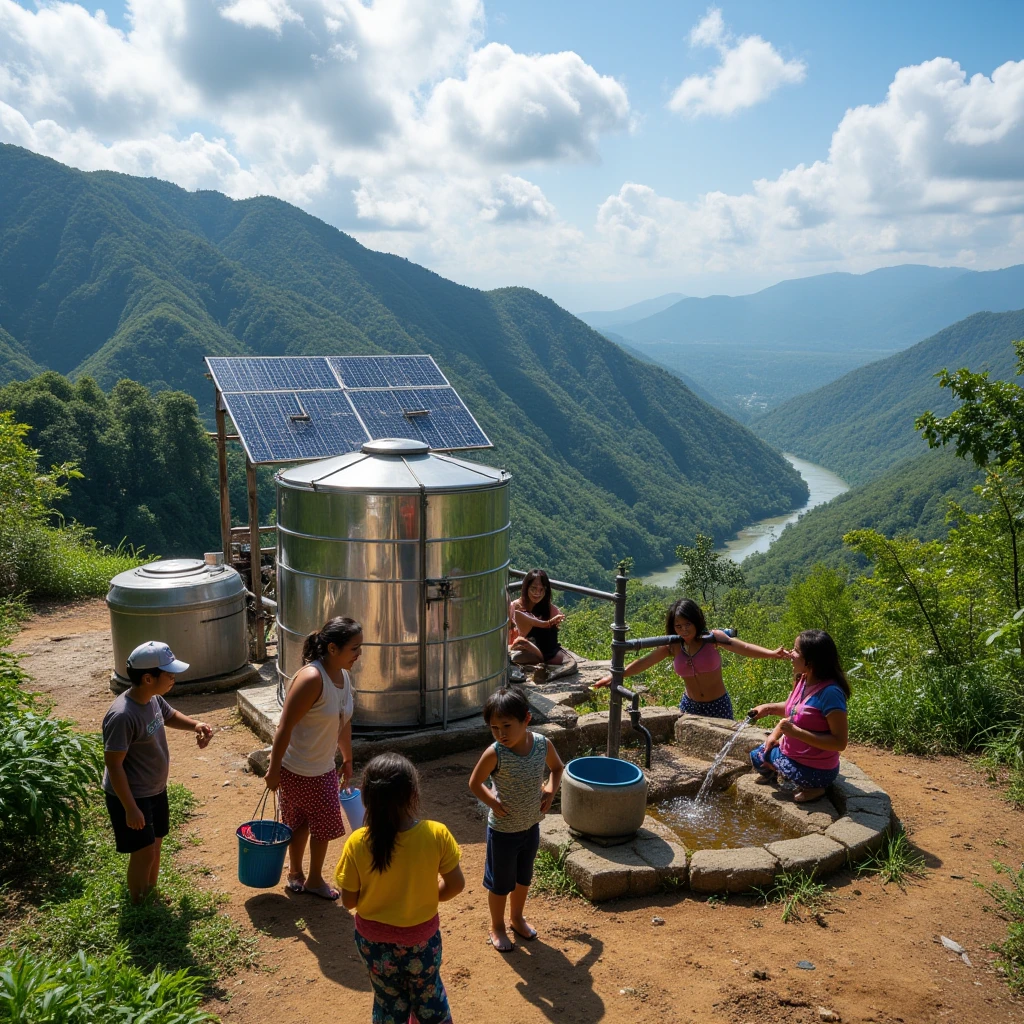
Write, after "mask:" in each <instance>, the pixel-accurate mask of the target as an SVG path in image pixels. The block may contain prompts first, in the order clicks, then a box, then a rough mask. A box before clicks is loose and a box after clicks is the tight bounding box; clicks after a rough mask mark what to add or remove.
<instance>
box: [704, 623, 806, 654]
mask: <svg viewBox="0 0 1024 1024" xmlns="http://www.w3.org/2000/svg"><path fill="white" fill-rule="evenodd" d="M711 632H712V633H713V634H714V636H715V643H716V644H718V646H719V647H722V648H724V649H725V650H727V651H733V652H734V653H736V654H742V655H743V656H744V657H745V658H777V659H778V660H780V661H786V660H791V659H792V657H793V652H792V651H788V650H786V648H785V647H776V648H775V650H773V651H770V650H768V648H767V647H758V646H757V644H748V643H747V642H746V640H740V639H739V637H735V636H729V635H728V634H727V633H723V632H722V630H720V629H713V630H712V631H711Z"/></svg>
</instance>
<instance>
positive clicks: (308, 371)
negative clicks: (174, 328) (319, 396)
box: [206, 356, 339, 394]
mask: <svg viewBox="0 0 1024 1024" xmlns="http://www.w3.org/2000/svg"><path fill="white" fill-rule="evenodd" d="M206 362H207V365H208V366H209V367H210V373H212V374H213V379H214V381H215V382H216V384H217V387H218V388H219V389H220V390H221V391H222V392H223V393H224V394H230V393H232V392H240V391H310V390H324V389H330V388H337V387H338V386H339V385H338V381H337V378H336V377H335V376H334V374H333V373H332V372H331V368H330V366H329V365H328V363H327V360H326V359H325V358H324V357H323V356H265V357H253V356H246V357H244V358H242V357H234V356H213V357H210V358H208V359H207V360H206Z"/></svg>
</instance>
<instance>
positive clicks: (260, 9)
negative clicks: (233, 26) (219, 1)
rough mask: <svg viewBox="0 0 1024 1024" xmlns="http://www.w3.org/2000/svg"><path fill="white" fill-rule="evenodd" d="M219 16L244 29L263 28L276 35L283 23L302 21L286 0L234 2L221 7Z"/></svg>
mask: <svg viewBox="0 0 1024 1024" xmlns="http://www.w3.org/2000/svg"><path fill="white" fill-rule="evenodd" d="M220 16H221V17H222V18H227V20H228V21H234V22H236V23H237V24H239V25H244V26H245V27H246V28H265V29H267V30H268V31H270V32H273V33H275V34H276V35H280V34H281V26H282V25H284V24H285V22H288V21H297V22H300V23H301V21H302V16H301V15H300V14H298V13H296V12H295V11H294V10H293V9H292V7H291V5H290V4H289V3H288V0H234V2H233V3H229V4H228V5H227V6H225V7H221V9H220Z"/></svg>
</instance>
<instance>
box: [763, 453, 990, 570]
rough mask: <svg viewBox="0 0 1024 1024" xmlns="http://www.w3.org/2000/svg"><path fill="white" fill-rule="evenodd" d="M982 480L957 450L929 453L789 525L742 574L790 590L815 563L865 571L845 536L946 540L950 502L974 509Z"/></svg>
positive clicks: (908, 461) (902, 464)
mask: <svg viewBox="0 0 1024 1024" xmlns="http://www.w3.org/2000/svg"><path fill="white" fill-rule="evenodd" d="M981 481H982V474H981V473H980V472H979V471H978V470H977V469H975V468H974V466H973V465H971V464H970V463H968V462H965V461H964V460H963V459H958V458H957V457H956V456H955V455H954V454H953V453H952V451H949V450H942V449H939V450H936V451H931V450H929V451H925V452H924V453H923V454H920V455H917V456H915V457H913V458H910V459H906V460H905V461H903V462H900V463H899V464H897V465H895V466H893V467H892V468H891V469H889V470H887V471H886V472H885V473H883V474H882V475H881V476H880V477H878V478H877V479H876V480H872V481H871V482H870V483H866V484H861V485H860V486H859V487H853V488H851V489H850V490H848V491H847V492H846V493H845V494H841V495H839V497H838V498H833V499H832V501H830V502H829V503H828V504H827V505H819V506H818V507H817V508H812V509H811V510H810V511H809V512H807V513H805V514H804V515H802V516H801V517H800V518H799V519H798V520H797V521H796V522H795V523H793V524H791V525H790V526H787V527H786V529H785V530H783V531H782V534H781V536H780V537H779V539H778V540H777V541H775V543H774V544H772V546H771V547H770V548H769V549H768V550H767V551H765V552H764V553H762V554H757V555H750V556H749V557H748V558H746V559H744V561H743V574H744V576H745V577H746V580H747V583H748V584H750V586H752V587H761V586H764V585H765V584H771V583H775V584H782V585H788V584H789V583H791V582H792V581H793V580H794V579H795V578H797V577H799V576H803V575H806V574H807V572H809V571H810V569H811V568H812V567H813V566H814V564H815V563H816V562H824V563H825V564H826V565H831V566H835V567H848V568H851V569H858V570H860V569H863V568H865V567H866V562H865V560H864V559H862V558H861V557H860V556H859V555H857V554H856V553H854V552H853V551H850V550H849V549H847V548H845V547H844V546H843V535H844V534H846V533H849V532H850V531H851V530H860V529H868V528H871V529H875V530H878V531H879V532H880V533H884V534H885V535H886V536H887V537H895V536H896V535H897V534H901V533H908V534H911V535H913V536H914V537H917V538H919V539H920V540H933V539H935V538H938V537H944V536H945V535H946V534H947V533H948V532H949V524H948V523H947V522H946V510H947V508H948V504H949V501H950V499H952V500H955V501H958V502H960V503H961V504H964V505H968V506H970V505H971V504H972V503H973V498H974V496H973V494H972V492H971V489H972V488H973V487H974V486H975V485H976V484H979V483H981Z"/></svg>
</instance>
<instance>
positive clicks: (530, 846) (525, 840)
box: [484, 824, 540, 896]
mask: <svg viewBox="0 0 1024 1024" xmlns="http://www.w3.org/2000/svg"><path fill="white" fill-rule="evenodd" d="M539 846H540V824H537V825H534V826H533V828H528V829H524V830H523V831H522V832H497V831H495V830H494V829H493V828H491V827H490V826H489V825H488V826H487V860H486V861H484V888H485V889H487V890H488V891H490V892H493V893H494V895H495V896H507V895H508V894H509V893H510V892H512V891H513V889H515V887H516V886H517V885H529V884H530V883H531V882H532V881H533V862H534V861H535V860H536V859H537V849H538V847H539Z"/></svg>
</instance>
